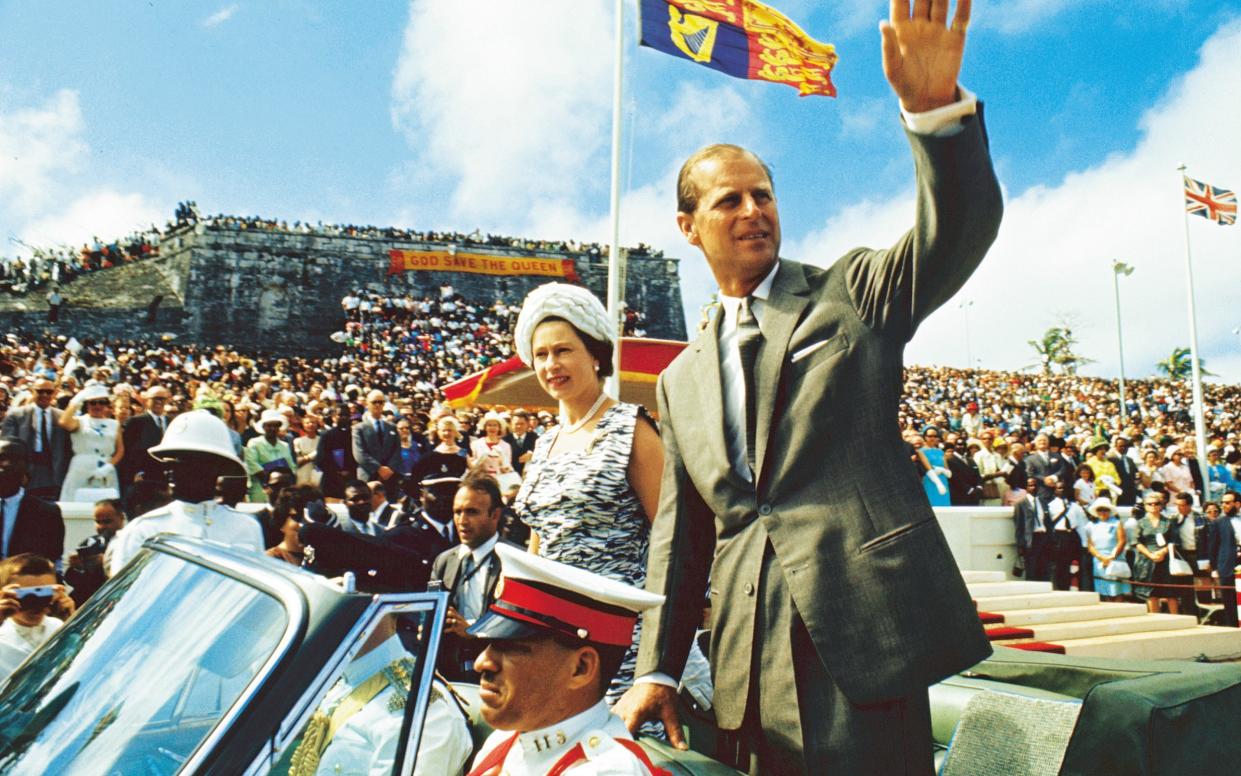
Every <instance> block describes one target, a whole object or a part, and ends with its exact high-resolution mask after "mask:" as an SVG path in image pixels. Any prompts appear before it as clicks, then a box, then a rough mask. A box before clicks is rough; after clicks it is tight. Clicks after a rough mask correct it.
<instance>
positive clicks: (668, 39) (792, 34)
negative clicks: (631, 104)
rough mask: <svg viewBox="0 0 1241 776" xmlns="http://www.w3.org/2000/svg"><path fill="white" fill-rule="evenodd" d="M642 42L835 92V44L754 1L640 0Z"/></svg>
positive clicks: (806, 90)
mask: <svg viewBox="0 0 1241 776" xmlns="http://www.w3.org/2000/svg"><path fill="white" fill-rule="evenodd" d="M639 7H640V9H641V16H642V40H641V44H642V45H643V46H649V47H650V48H653V49H657V50H659V51H662V52H664V53H665V54H671V55H672V56H674V57H681V58H683V59H688V60H691V61H693V62H697V63H699V64H702V65H706V66H707V67H710V68H714V69H716V70H719V71H720V72H722V73H727V74H728V75H731V76H733V77H734V78H748V79H751V80H755V81H772V82H773V83H781V84H788V85H789V86H793V87H796V88H797V91H798V92H799V93H800V94H801V95H802V96H803V97H804V96H806V95H808V94H823V95H826V96H828V97H835V96H836V87H835V86H833V85H832V78H831V74H832V68H833V67H835V65H836V47H835V46H832V45H830V44H827V43H820V42H819V41H817V40H815V39H814V38H812V37H810V36H809V35H807V34H806V33H805V32H803V31H802V29H801V28H800V27H798V26H797V25H796V24H794V23H793V22H792V21H790V20H789V19H788V17H786V16H785V15H784V14H782V13H780V12H779V11H777V10H776V9H774V8H771V7H770V6H766V5H763V4H762V3H758V2H755V1H754V0H640V6H639Z"/></svg>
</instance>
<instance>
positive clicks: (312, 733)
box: [278, 617, 473, 776]
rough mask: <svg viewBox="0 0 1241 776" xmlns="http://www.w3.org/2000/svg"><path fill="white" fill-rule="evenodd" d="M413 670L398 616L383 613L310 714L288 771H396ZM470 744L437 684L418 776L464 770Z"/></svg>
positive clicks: (460, 716) (328, 774)
mask: <svg viewBox="0 0 1241 776" xmlns="http://www.w3.org/2000/svg"><path fill="white" fill-rule="evenodd" d="M414 667H415V663H414V660H413V659H412V658H411V657H410V655H409V653H408V652H407V651H406V649H405V647H404V646H403V645H402V644H401V640H400V638H399V637H398V636H397V632H396V626H395V623H394V621H393V618H391V617H386V618H384V620H382V621H381V622H380V624H379V626H378V627H376V629H375V632H374V633H372V634H371V636H370V637H369V638H368V639H367V640H366V643H365V644H363V645H362V648H361V649H360V650H359V651H358V654H357V655H356V656H355V657H354V659H353V661H352V662H351V663H350V664H349V665H348V666H346V667H345V670H344V673H343V674H342V675H341V677H340V679H338V680H337V682H336V683H335V684H334V685H332V687H331V689H329V690H328V693H327V695H326V696H325V697H324V699H323V702H322V703H321V704H320V705H319V710H318V711H316V712H315V714H314V715H313V716H312V717H311V719H310V722H309V724H308V725H307V727H306V729H305V730H304V731H303V733H302V737H301V740H300V742H299V743H298V744H297V747H296V749H295V750H294V751H293V755H292V759H291V760H290V762H289V764H288V769H287V773H288V774H289V776H312V775H313V776H380V775H381V774H390V773H392V766H393V764H394V762H395V760H396V751H397V746H398V744H399V743H400V734H401V723H402V721H403V720H404V717H405V704H406V702H407V701H408V699H409V694H410V682H411V679H412V677H411V676H410V672H411V671H413V669H414ZM472 748H473V741H472V740H471V739H470V729H469V725H468V723H467V722H466V718H465V713H464V712H463V711H462V710H461V707H460V706H458V705H457V703H456V701H455V700H453V699H452V697H451V696H450V694H449V690H448V688H447V687H446V686H444V685H443V684H441V683H440V682H439V681H436V682H435V683H434V684H433V685H432V686H431V693H430V699H429V700H428V702H427V712H426V717H425V719H424V721H423V726H422V737H421V739H420V740H419V742H418V759H417V765H416V766H415V768H414V776H453V774H460V773H461V771H462V769H463V768H464V766H465V764H466V762H467V761H468V760H469V757H470V750H471V749H472ZM278 770H279V769H278Z"/></svg>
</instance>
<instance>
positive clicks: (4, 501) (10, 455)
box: [0, 437, 65, 571]
mask: <svg viewBox="0 0 1241 776" xmlns="http://www.w3.org/2000/svg"><path fill="white" fill-rule="evenodd" d="M31 458H32V456H31V453H30V448H29V447H28V446H27V445H26V443H25V442H23V441H22V440H20V439H17V438H15V437H0V559H3V558H11V557H13V556H14V555H21V554H22V553H24V552H33V553H34V554H36V555H41V556H43V557H44V558H47V559H48V560H50V561H52V562H53V563H55V564H56V570H57V571H60V570H61V568H62V566H61V558H62V557H63V556H64V554H65V521H64V519H63V518H62V517H61V515H60V507H59V506H57V505H56V502H54V501H45V500H43V499H41V498H38V497H37V496H32V495H31V494H30V493H29V492H27V491H26V490H24V489H23V487H22V486H23V484H24V483H25V482H26V481H27V478H28V477H29V474H30V463H31Z"/></svg>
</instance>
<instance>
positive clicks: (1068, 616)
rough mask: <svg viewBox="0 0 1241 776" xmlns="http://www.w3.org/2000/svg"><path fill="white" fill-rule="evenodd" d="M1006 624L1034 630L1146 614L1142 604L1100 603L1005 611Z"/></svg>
mask: <svg viewBox="0 0 1241 776" xmlns="http://www.w3.org/2000/svg"><path fill="white" fill-rule="evenodd" d="M1003 614H1004V624H1005V625H1011V626H1013V627H1017V628H1033V627H1036V626H1039V625H1045V624H1047V623H1054V622H1080V621H1082V620H1102V619H1110V618H1117V617H1141V616H1143V615H1145V614H1146V607H1145V606H1144V605H1142V604H1126V603H1111V602H1106V601H1104V602H1099V603H1095V604H1093V605H1086V606H1055V607H1048V606H1045V607H1043V608H1041V609H1013V610H1011V611H1010V610H1007V609H1005V610H1004V613H1003Z"/></svg>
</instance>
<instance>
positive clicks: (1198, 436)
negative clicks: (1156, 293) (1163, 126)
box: [1177, 164, 1211, 500]
mask: <svg viewBox="0 0 1241 776" xmlns="http://www.w3.org/2000/svg"><path fill="white" fill-rule="evenodd" d="M1177 170H1178V171H1179V172H1180V173H1181V210H1182V211H1183V212H1182V213H1181V217H1182V218H1183V219H1184V220H1185V285H1186V289H1187V290H1188V293H1189V358H1190V367H1191V368H1192V370H1193V372H1192V374H1193V396H1194V437H1195V442H1196V443H1197V450H1198V471H1200V472H1201V473H1202V484H1203V489H1204V490H1205V491H1206V493H1203V494H1202V495H1203V499H1204V500H1205V499H1206V497H1207V495H1208V494H1209V493H1210V490H1211V488H1210V483H1211V474H1210V468H1209V467H1208V466H1207V431H1206V422H1205V421H1204V420H1203V411H1204V408H1203V403H1202V368H1201V367H1200V366H1199V365H1198V314H1197V312H1196V309H1195V306H1194V263H1193V258H1192V255H1191V253H1190V247H1189V211H1188V210H1186V209H1185V204H1184V202H1185V165H1184V164H1182V165H1181V166H1180V167H1178V168H1177Z"/></svg>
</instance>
